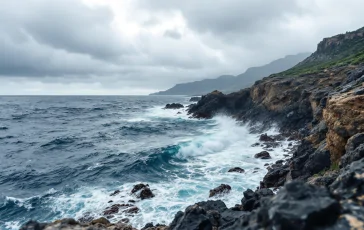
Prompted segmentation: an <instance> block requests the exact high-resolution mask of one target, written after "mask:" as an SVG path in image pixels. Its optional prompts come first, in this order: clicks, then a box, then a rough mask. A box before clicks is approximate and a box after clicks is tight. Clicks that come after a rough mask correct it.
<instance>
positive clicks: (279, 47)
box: [0, 0, 364, 94]
mask: <svg viewBox="0 0 364 230" xmlns="http://www.w3.org/2000/svg"><path fill="white" fill-rule="evenodd" d="M363 7H364V2H363V1H362V0H347V1H345V2H344V1H342V0H274V1H273V0H214V1H211V0H209V1H208V0H184V1H180V0H169V1H165V0H107V1H106V0H105V1H99V0H0V20H1V23H0V51H1V52H0V94H1V93H3V94H6V93H11V94H12V93H14V92H19V93H25V94H27V93H31V94H33V93H39V94H42V93H53V92H59V93H61V94H63V93H68V92H71V93H74V92H76V93H82V92H85V93H92V92H97V93H105V92H106V93H108V92H110V91H109V90H114V91H112V93H116V94H118V93H122V94H125V93H126V94H127V93H128V92H132V93H136V92H138V93H139V92H143V93H145V92H147V93H150V92H153V91H159V90H163V89H167V88H169V87H172V86H173V85H174V84H176V83H182V82H189V81H195V80H200V79H204V78H214V77H218V76H219V75H223V74H239V73H242V72H244V71H245V70H246V68H248V67H251V66H259V65H263V64H266V63H268V62H270V61H272V60H274V59H278V58H281V57H283V56H285V55H287V54H296V53H299V52H307V51H314V49H315V48H316V44H317V43H318V42H319V41H320V40H321V39H322V38H323V37H327V36H332V35H335V34H338V33H342V32H345V31H347V30H349V31H350V30H355V29H357V28H359V27H362V26H363V25H364V17H363V16H362V12H361V11H362V8H363ZM71 86H72V87H71ZM48 87H49V88H48ZM58 87H59V88H58ZM82 87H83V91H82ZM89 87H90V89H89ZM71 88H72V90H73V91H68V90H71ZM118 88H120V89H122V90H123V91H122V92H119V91H117V89H118ZM19 89H20V90H19ZM57 89H59V90H57ZM14 90H15V91H14ZM16 90H18V91H16Z"/></svg>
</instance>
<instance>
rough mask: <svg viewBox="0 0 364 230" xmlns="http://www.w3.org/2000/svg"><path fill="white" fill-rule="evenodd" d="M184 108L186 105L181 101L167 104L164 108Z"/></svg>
mask: <svg viewBox="0 0 364 230" xmlns="http://www.w3.org/2000/svg"><path fill="white" fill-rule="evenodd" d="M182 108H184V106H183V105H182V104H179V103H172V104H167V105H166V107H164V109H182Z"/></svg>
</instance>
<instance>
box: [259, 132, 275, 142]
mask: <svg viewBox="0 0 364 230" xmlns="http://www.w3.org/2000/svg"><path fill="white" fill-rule="evenodd" d="M259 140H260V141H264V142H273V141H275V140H274V138H272V137H270V136H268V135H267V134H266V133H265V134H262V135H260V137H259Z"/></svg>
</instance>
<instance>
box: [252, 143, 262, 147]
mask: <svg viewBox="0 0 364 230" xmlns="http://www.w3.org/2000/svg"><path fill="white" fill-rule="evenodd" d="M258 146H260V143H255V144H252V145H251V147H258Z"/></svg>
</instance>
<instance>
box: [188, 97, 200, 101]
mask: <svg viewBox="0 0 364 230" xmlns="http://www.w3.org/2000/svg"><path fill="white" fill-rule="evenodd" d="M200 99H201V98H200V97H191V99H190V102H197V101H199V100H200Z"/></svg>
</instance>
